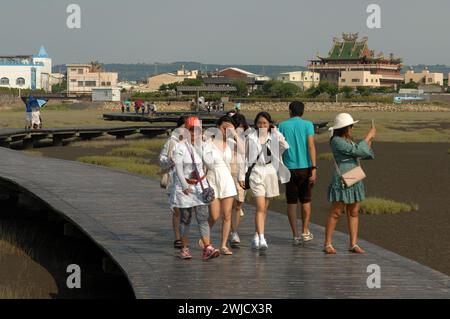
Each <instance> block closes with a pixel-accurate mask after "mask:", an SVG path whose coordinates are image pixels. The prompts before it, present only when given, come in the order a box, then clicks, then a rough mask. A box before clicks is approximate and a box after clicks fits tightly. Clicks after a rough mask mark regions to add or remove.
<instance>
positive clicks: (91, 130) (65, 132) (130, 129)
mask: <svg viewBox="0 0 450 319" xmlns="http://www.w3.org/2000/svg"><path fill="white" fill-rule="evenodd" d="M173 128H174V126H173V125H170V126H167V125H164V126H163V125H160V126H156V125H153V126H151V125H141V126H118V127H84V128H71V127H66V128H44V129H39V130H25V129H0V146H3V147H9V146H10V145H11V143H22V144H23V146H24V147H25V148H29V147H33V144H34V143H35V142H37V141H40V140H45V139H51V140H52V141H53V145H55V146H56V145H62V143H63V141H65V140H69V139H73V138H79V139H82V140H88V139H93V138H97V137H100V136H103V135H105V134H108V135H112V136H115V137H116V138H118V139H120V138H125V136H128V135H133V134H142V135H145V136H147V137H155V136H157V135H161V134H164V133H166V132H168V131H169V130H171V129H173Z"/></svg>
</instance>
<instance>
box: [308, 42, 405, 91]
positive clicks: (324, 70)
mask: <svg viewBox="0 0 450 319" xmlns="http://www.w3.org/2000/svg"><path fill="white" fill-rule="evenodd" d="M367 42H368V38H367V37H364V38H361V39H358V33H349V34H347V33H343V34H342V40H341V39H338V38H334V39H333V46H332V48H331V50H330V52H329V53H328V56H327V57H322V56H320V54H317V59H316V60H310V61H309V62H310V63H309V66H308V68H309V70H310V71H312V72H318V73H320V81H328V82H330V83H333V84H336V85H338V86H340V87H342V86H350V87H357V86H369V87H380V86H382V87H393V88H397V86H398V85H400V84H402V83H403V82H404V77H403V76H402V75H401V74H400V71H401V69H402V60H401V59H400V58H395V57H394V55H393V54H391V55H390V56H389V57H385V56H384V55H383V53H379V54H377V55H375V52H374V51H373V50H370V49H369V47H368V45H367Z"/></svg>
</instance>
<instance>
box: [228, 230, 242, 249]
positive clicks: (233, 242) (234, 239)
mask: <svg viewBox="0 0 450 319" xmlns="http://www.w3.org/2000/svg"><path fill="white" fill-rule="evenodd" d="M240 243H241V239H240V238H239V235H238V233H237V232H231V233H230V246H231V247H233V246H239V245H240Z"/></svg>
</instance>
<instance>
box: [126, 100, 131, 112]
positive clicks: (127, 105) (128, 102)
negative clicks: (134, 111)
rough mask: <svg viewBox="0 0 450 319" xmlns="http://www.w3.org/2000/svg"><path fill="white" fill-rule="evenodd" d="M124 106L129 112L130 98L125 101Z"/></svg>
mask: <svg viewBox="0 0 450 319" xmlns="http://www.w3.org/2000/svg"><path fill="white" fill-rule="evenodd" d="M125 106H126V109H127V112H128V113H129V112H130V108H131V100H130V99H128V100H126V101H125Z"/></svg>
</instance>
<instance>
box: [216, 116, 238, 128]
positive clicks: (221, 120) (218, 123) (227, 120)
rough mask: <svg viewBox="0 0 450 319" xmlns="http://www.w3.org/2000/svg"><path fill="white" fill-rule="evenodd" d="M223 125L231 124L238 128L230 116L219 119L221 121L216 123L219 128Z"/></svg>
mask: <svg viewBox="0 0 450 319" xmlns="http://www.w3.org/2000/svg"><path fill="white" fill-rule="evenodd" d="M223 123H231V124H233V126H234V127H235V128H236V122H235V121H234V120H233V118H232V117H231V116H229V115H224V116H221V117H219V119H218V120H217V122H216V126H217V127H219V126H221V125H222V124H223Z"/></svg>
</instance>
